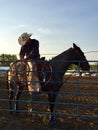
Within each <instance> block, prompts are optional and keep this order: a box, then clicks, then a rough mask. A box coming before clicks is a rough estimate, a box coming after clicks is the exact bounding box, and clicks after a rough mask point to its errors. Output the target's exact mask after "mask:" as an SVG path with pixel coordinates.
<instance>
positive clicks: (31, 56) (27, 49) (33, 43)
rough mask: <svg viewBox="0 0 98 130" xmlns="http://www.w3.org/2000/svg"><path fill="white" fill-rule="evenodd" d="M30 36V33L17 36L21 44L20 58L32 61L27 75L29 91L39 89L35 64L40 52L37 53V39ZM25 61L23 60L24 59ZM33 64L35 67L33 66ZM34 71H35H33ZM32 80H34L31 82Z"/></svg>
mask: <svg viewBox="0 0 98 130" xmlns="http://www.w3.org/2000/svg"><path fill="white" fill-rule="evenodd" d="M31 36H32V34H31V33H27V32H25V33H23V34H21V35H20V36H19V38H18V42H19V44H20V45H21V50H20V54H19V55H20V60H23V59H24V58H25V57H26V58H25V59H26V60H27V61H28V60H30V61H31V63H32V68H33V71H32V76H28V77H29V80H28V90H29V91H30V93H31V91H39V89H40V88H41V86H40V83H39V79H38V76H37V75H38V73H37V67H36V66H35V64H36V62H35V61H36V60H40V54H39V41H38V40H36V39H31V38H30V37H31ZM24 62H25V60H24ZM34 66H35V67H34ZM34 71H35V72H34ZM32 81H34V82H32Z"/></svg>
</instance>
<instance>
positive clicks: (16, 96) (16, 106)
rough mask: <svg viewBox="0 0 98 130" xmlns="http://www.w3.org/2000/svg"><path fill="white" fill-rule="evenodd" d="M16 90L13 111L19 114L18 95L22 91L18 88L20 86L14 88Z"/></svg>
mask: <svg viewBox="0 0 98 130" xmlns="http://www.w3.org/2000/svg"><path fill="white" fill-rule="evenodd" d="M16 87H17V89H16V91H15V97H14V110H15V111H16V113H17V112H19V103H18V102H19V97H20V94H21V93H22V89H21V88H20V86H16Z"/></svg>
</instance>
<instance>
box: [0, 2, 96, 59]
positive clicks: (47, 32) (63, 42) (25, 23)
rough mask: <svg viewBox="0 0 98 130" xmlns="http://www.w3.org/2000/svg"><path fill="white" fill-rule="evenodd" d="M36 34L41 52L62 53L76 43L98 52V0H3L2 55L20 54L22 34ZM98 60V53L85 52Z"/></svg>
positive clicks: (0, 14)
mask: <svg viewBox="0 0 98 130" xmlns="http://www.w3.org/2000/svg"><path fill="white" fill-rule="evenodd" d="M23 32H28V33H33V35H32V37H31V38H36V39H38V40H39V43H40V53H41V54H59V53H61V52H62V51H64V50H67V49H68V48H70V47H72V43H73V42H75V43H76V44H77V45H78V46H79V47H80V48H81V49H82V50H83V51H84V52H89V51H98V0H0V54H2V53H4V54H17V55H18V54H19V50H20V45H19V44H18V41H17V39H18V36H19V35H20V34H21V33H23ZM85 54H86V56H87V58H88V59H95V60H98V53H85Z"/></svg>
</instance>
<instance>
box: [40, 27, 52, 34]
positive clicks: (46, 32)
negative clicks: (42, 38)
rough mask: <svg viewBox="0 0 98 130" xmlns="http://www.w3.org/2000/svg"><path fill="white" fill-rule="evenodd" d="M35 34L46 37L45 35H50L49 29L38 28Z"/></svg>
mask: <svg viewBox="0 0 98 130" xmlns="http://www.w3.org/2000/svg"><path fill="white" fill-rule="evenodd" d="M37 32H38V33H41V34H45V35H47V34H50V32H51V31H50V29H49V28H38V29H37Z"/></svg>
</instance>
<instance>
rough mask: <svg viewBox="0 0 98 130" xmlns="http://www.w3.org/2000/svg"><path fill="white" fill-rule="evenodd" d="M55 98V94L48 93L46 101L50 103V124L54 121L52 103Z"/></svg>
mask: <svg viewBox="0 0 98 130" xmlns="http://www.w3.org/2000/svg"><path fill="white" fill-rule="evenodd" d="M55 99H56V94H48V101H49V105H50V115H49V120H50V123H51V124H54V123H55V113H54V103H55Z"/></svg>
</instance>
